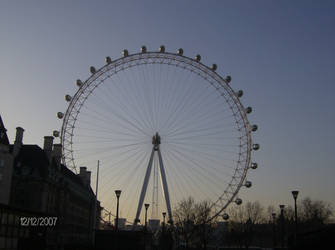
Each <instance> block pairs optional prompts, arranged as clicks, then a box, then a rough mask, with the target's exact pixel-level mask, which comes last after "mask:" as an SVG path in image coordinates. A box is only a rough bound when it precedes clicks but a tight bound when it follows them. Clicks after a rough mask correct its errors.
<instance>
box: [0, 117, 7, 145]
mask: <svg viewBox="0 0 335 250" xmlns="http://www.w3.org/2000/svg"><path fill="white" fill-rule="evenodd" d="M0 144H5V145H9V140H8V136H7V129H6V128H5V125H4V124H3V122H2V118H1V115H0Z"/></svg>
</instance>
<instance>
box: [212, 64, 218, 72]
mask: <svg viewBox="0 0 335 250" xmlns="http://www.w3.org/2000/svg"><path fill="white" fill-rule="evenodd" d="M217 68H218V66H217V65H216V64H215V63H214V64H213V65H212V70H213V71H215V70H216V69H217Z"/></svg>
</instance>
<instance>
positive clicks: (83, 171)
mask: <svg viewBox="0 0 335 250" xmlns="http://www.w3.org/2000/svg"><path fill="white" fill-rule="evenodd" d="M79 177H80V178H81V180H82V182H83V183H84V185H85V186H88V185H90V184H91V171H87V167H80V172H79Z"/></svg>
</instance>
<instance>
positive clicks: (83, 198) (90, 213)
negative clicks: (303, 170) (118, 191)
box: [0, 117, 101, 249]
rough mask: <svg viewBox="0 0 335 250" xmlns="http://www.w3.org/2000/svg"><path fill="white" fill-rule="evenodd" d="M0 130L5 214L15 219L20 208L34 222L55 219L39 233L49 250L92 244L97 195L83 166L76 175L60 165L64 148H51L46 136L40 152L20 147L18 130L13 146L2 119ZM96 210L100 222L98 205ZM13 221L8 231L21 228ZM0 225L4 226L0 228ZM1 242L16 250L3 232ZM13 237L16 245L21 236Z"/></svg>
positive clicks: (0, 192)
mask: <svg viewBox="0 0 335 250" xmlns="http://www.w3.org/2000/svg"><path fill="white" fill-rule="evenodd" d="M0 131H1V137H0V164H1V165H0V204H4V205H7V206H6V211H7V212H6V214H8V215H9V217H11V218H14V217H15V216H14V214H17V212H16V211H17V210H18V209H24V210H25V211H26V213H28V214H29V213H31V214H34V215H31V216H33V218H38V217H41V216H44V217H48V216H50V217H56V218H57V219H56V225H53V226H51V227H49V229H48V230H46V231H45V232H44V234H43V237H44V244H45V246H46V247H47V248H51V247H56V246H57V247H65V248H66V246H69V245H72V246H73V245H81V246H88V245H91V244H92V243H93V242H92V240H93V238H92V236H93V233H94V232H93V228H94V223H96V224H98V220H96V219H95V215H94V211H95V210H94V206H95V204H96V203H95V195H94V192H93V191H92V189H91V187H90V178H91V173H90V172H89V171H87V169H86V167H80V173H79V174H75V173H73V172H72V171H70V170H69V169H68V168H66V166H64V165H63V164H61V157H62V146H61V144H53V137H51V136H45V137H44V147H43V149H42V148H40V147H39V146H38V145H23V143H22V139H23V132H24V130H23V129H22V128H20V127H18V128H17V129H16V139H15V142H14V144H12V145H11V144H9V140H8V137H7V134H6V129H5V127H4V125H3V122H2V120H1V117H0ZM96 211H97V214H98V216H97V218H99V217H100V211H101V208H100V203H99V202H98V203H97V210H96ZM38 215H40V216H38ZM15 218H16V219H15V220H14V219H12V220H11V221H9V220H8V221H7V222H6V227H12V226H13V227H16V226H17V224H18V223H21V221H20V216H16V217H15ZM1 226H2V227H5V226H4V225H3V223H2V224H1ZM52 227H54V230H51V228H52ZM28 228H29V226H28ZM35 228H36V229H38V228H39V226H37V227H35ZM96 228H98V225H97V226H96ZM30 229H31V228H30ZM0 237H1V238H0V244H2V245H4V247H5V248H6V247H7V248H6V249H17V248H16V247H15V245H18V243H15V242H14V243H13V242H12V240H11V243H10V244H11V245H10V246H8V244H7V243H8V241H9V240H8V238H9V235H6V234H5V233H4V232H3V231H1V232H0ZM15 238H16V240H17V242H19V241H20V239H21V238H22V237H21V236H20V235H19V234H18V235H16V237H15ZM27 240H28V239H27V238H25V241H27ZM31 240H32V241H33V239H31ZM0 246H1V245H0ZM40 247H41V246H39V248H38V249H40ZM0 248H1V247H0ZM35 249H37V248H35Z"/></svg>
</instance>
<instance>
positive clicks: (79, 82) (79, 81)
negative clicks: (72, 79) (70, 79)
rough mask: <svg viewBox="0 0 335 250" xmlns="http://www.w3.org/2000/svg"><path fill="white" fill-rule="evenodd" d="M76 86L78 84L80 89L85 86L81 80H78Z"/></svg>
mask: <svg viewBox="0 0 335 250" xmlns="http://www.w3.org/2000/svg"><path fill="white" fill-rule="evenodd" d="M76 84H77V86H78V87H79V88H80V87H81V86H82V85H83V82H82V81H81V80H80V79H78V80H77V81H76Z"/></svg>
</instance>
